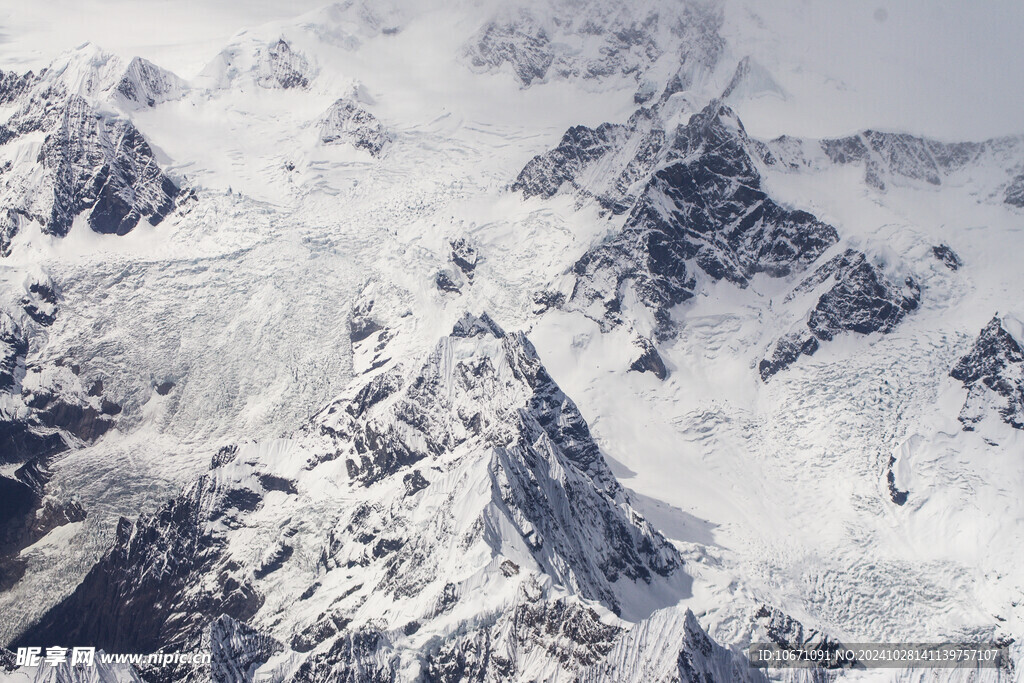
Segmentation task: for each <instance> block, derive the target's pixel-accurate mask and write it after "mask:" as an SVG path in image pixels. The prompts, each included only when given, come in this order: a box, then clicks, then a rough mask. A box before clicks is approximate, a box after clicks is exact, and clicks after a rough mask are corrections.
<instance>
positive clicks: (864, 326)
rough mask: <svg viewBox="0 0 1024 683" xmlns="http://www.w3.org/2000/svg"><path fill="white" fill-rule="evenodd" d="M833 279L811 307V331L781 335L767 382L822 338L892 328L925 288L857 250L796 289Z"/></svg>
mask: <svg viewBox="0 0 1024 683" xmlns="http://www.w3.org/2000/svg"><path fill="white" fill-rule="evenodd" d="M830 282H831V283H832V286H831V287H829V288H828V289H827V290H826V291H825V292H824V293H822V294H821V296H820V297H819V298H818V301H817V303H816V304H815V306H814V308H813V309H812V310H811V313H810V315H809V317H808V320H807V331H797V332H793V333H791V334H789V335H786V336H785V337H783V338H782V339H780V340H779V341H778V342H777V343H776V344H775V347H774V349H773V350H772V352H771V355H770V357H768V358H765V359H764V360H762V361H761V363H760V365H759V366H758V369H759V371H760V373H761V379H762V380H764V381H767V380H768V379H769V378H770V377H771V376H772V375H774V374H776V373H778V372H779V371H780V370H784V369H785V368H788V367H789V366H790V365H792V364H793V362H795V361H796V359H797V358H799V357H800V356H802V355H806V356H810V355H813V354H814V352H815V351H817V350H818V348H819V345H820V343H821V342H827V341H831V340H832V339H833V338H835V337H836V336H837V335H839V334H843V333H845V332H856V333H857V334H871V333H872V332H882V333H886V332H891V331H892V330H893V329H894V328H895V327H896V325H898V324H899V323H900V321H902V320H903V318H904V317H905V316H906V315H907V314H908V313H909V312H911V311H913V310H915V309H916V308H917V306H918V303H919V302H920V300H921V290H920V287H919V286H918V285H917V283H916V282H914V281H913V280H912V279H911V278H906V279H905V280H904V282H903V283H902V286H898V285H895V284H894V283H892V282H891V281H889V279H888V278H886V276H885V275H884V274H883V273H882V271H881V270H880V269H879V268H878V267H876V266H875V265H873V264H872V263H871V261H869V260H868V257H867V256H866V255H865V254H864V253H862V252H859V251H855V250H852V249H848V250H846V251H845V252H844V253H842V254H840V255H839V256H836V257H835V258H833V259H831V260H829V261H828V262H827V263H825V264H824V265H822V266H821V267H820V268H818V269H817V270H816V271H815V272H814V273H813V274H812V275H811V276H810V277H808V278H807V279H806V280H804V281H803V282H801V283H800V284H799V285H798V286H797V287H796V288H795V290H794V291H793V293H792V294H790V298H792V297H793V296H795V295H796V294H799V293H803V292H810V291H813V290H815V289H816V288H818V287H820V286H822V285H823V284H826V283H830Z"/></svg>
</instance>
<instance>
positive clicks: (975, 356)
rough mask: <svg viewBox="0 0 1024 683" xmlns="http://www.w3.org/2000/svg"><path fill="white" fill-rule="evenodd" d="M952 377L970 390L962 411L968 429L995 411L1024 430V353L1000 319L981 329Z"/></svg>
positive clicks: (951, 372) (1016, 427) (1004, 419)
mask: <svg viewBox="0 0 1024 683" xmlns="http://www.w3.org/2000/svg"><path fill="white" fill-rule="evenodd" d="M1005 324H1007V325H1008V324H1009V323H1005ZM1018 334H1019V331H1018ZM949 374H950V376H951V377H953V378H954V379H957V380H960V381H961V382H963V384H964V386H965V387H967V399H966V400H965V401H964V407H963V410H961V411H960V423H961V424H962V425H963V427H964V429H965V430H967V431H971V430H973V429H974V426H975V425H976V424H977V423H978V422H980V421H981V420H982V419H984V417H985V416H986V415H987V414H988V413H989V412H992V411H994V412H996V413H998V415H999V416H1000V417H1001V418H1002V419H1003V421H1004V422H1006V423H1007V424H1008V425H1010V426H1011V427H1014V428H1015V429H1024V350H1022V349H1021V340H1020V339H1019V338H1017V337H1015V336H1014V335H1013V334H1011V333H1010V332H1008V331H1007V329H1006V327H1005V326H1004V321H1003V320H1001V319H1000V318H999V316H996V317H994V318H992V320H990V321H989V323H988V324H987V325H986V326H985V327H984V328H983V329H982V330H981V333H980V334H979V335H978V338H977V340H975V342H974V346H972V347H971V350H970V351H969V352H968V353H967V355H965V356H964V357H963V358H961V359H960V361H959V362H958V363H957V364H956V365H955V366H954V367H953V369H952V370H951V371H950V373H949Z"/></svg>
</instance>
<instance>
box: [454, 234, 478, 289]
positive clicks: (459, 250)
mask: <svg viewBox="0 0 1024 683" xmlns="http://www.w3.org/2000/svg"><path fill="white" fill-rule="evenodd" d="M451 248H452V252H451V259H452V263H454V264H455V265H456V267H457V268H458V269H459V270H461V271H462V273H463V274H464V275H465V276H466V277H467V278H469V280H470V281H471V282H472V280H473V273H474V271H476V264H477V261H478V260H479V258H480V254H479V252H477V249H476V247H474V246H473V245H472V244H471V243H470V242H469V241H468V240H467V239H466V238H465V237H459V238H458V239H454V240H452V241H451Z"/></svg>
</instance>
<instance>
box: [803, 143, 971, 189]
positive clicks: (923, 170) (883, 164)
mask: <svg viewBox="0 0 1024 683" xmlns="http://www.w3.org/2000/svg"><path fill="white" fill-rule="evenodd" d="M821 146H822V149H824V150H825V153H826V154H827V155H828V157H829V158H830V159H831V160H832V161H833V162H835V163H839V164H850V163H861V164H864V178H865V180H866V181H867V183H868V184H869V185H872V186H873V187H875V188H877V189H879V190H884V189H885V177H886V176H889V175H896V176H901V177H903V178H907V179H910V180H918V181H923V182H926V183H929V184H931V185H938V184H940V183H941V182H942V177H943V175H944V174H945V173H948V172H949V171H952V170H955V169H957V168H960V167H962V166H963V165H964V164H966V163H968V162H969V161H970V160H972V159H973V158H975V157H977V156H978V154H980V153H981V151H982V146H981V145H980V144H978V143H971V142H961V143H953V144H948V143H941V142H937V141H935V140H930V139H927V138H920V137H916V136H913V135H907V134H903V133H882V132H878V131H873V130H868V131H864V132H863V133H861V134H859V135H853V136H850V137H847V138H839V139H834V140H823V141H822V143H821Z"/></svg>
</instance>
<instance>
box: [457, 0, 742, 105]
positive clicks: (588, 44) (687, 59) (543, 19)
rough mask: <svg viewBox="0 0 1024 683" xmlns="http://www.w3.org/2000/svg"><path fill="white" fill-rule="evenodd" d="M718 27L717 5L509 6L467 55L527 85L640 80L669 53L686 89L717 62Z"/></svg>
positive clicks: (720, 44) (476, 39)
mask: <svg viewBox="0 0 1024 683" xmlns="http://www.w3.org/2000/svg"><path fill="white" fill-rule="evenodd" d="M721 24H722V15H721V12H720V9H719V8H718V7H715V6H711V5H707V4H701V3H691V2H684V3H674V4H670V5H665V6H663V7H660V8H657V9H654V8H650V7H645V6H634V5H622V4H614V3H609V2H596V3H590V4H587V5H579V4H577V3H553V4H552V5H551V6H548V7H537V6H534V7H530V8H523V7H519V8H509V9H506V10H505V11H504V12H503V13H502V14H501V15H500V16H498V17H495V18H494V19H492V20H490V21H488V22H487V23H485V24H484V25H483V26H482V27H481V28H480V30H479V31H478V32H477V33H476V34H475V35H474V36H473V37H472V38H471V39H470V40H469V41H468V43H467V44H466V47H465V57H466V58H467V60H468V61H469V64H470V66H471V67H472V68H473V69H476V70H479V71H493V70H499V69H502V68H507V69H509V70H511V72H512V73H513V75H514V76H515V78H516V80H517V81H518V82H519V83H520V85H522V86H523V87H528V86H531V85H534V84H537V83H543V82H547V81H550V80H553V79H599V78H611V77H616V76H618V77H621V76H628V77H633V78H636V79H640V78H641V77H642V76H643V75H644V73H645V72H646V71H647V70H648V69H649V68H650V67H651V65H652V63H653V62H654V61H655V60H657V59H658V58H659V57H661V56H662V55H665V54H672V55H674V56H676V58H677V59H678V60H679V63H680V64H681V65H682V67H681V69H680V73H681V74H682V78H683V80H684V81H685V82H686V85H687V86H689V84H690V82H692V80H693V78H694V76H695V74H697V73H698V72H701V71H706V70H710V69H712V68H713V67H714V66H715V64H716V63H717V61H718V59H719V57H720V55H721V52H722V49H723V45H724V43H723V41H722V38H721V37H720V35H719V28H720V27H721Z"/></svg>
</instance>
